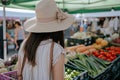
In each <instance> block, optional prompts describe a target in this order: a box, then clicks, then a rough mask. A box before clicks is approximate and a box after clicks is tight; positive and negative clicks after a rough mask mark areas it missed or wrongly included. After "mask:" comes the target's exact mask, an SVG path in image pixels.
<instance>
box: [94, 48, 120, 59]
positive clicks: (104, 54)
mask: <svg viewBox="0 0 120 80" xmlns="http://www.w3.org/2000/svg"><path fill="white" fill-rule="evenodd" d="M93 55H94V56H96V57H98V58H100V59H103V60H107V61H113V60H114V59H116V58H117V55H120V47H114V46H111V47H106V48H105V50H103V49H101V50H98V51H95V52H93Z"/></svg>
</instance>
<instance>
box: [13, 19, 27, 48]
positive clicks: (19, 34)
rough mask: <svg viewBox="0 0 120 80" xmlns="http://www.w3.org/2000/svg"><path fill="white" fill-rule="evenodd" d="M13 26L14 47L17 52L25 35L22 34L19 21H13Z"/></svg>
mask: <svg viewBox="0 0 120 80" xmlns="http://www.w3.org/2000/svg"><path fill="white" fill-rule="evenodd" d="M14 26H15V31H14V33H15V36H14V42H15V45H16V50H19V47H20V45H21V43H22V41H23V40H24V39H25V33H24V30H23V27H22V26H21V23H20V22H19V21H15V23H14Z"/></svg>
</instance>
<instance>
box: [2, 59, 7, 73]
mask: <svg viewBox="0 0 120 80" xmlns="http://www.w3.org/2000/svg"><path fill="white" fill-rule="evenodd" d="M4 72H8V70H7V68H6V67H5V65H4V62H2V61H0V73H4Z"/></svg>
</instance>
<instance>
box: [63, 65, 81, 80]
mask: <svg viewBox="0 0 120 80" xmlns="http://www.w3.org/2000/svg"><path fill="white" fill-rule="evenodd" d="M79 74H80V71H77V70H73V69H70V68H67V67H66V68H65V78H64V80H72V79H73V78H75V77H77V76H78V75H79Z"/></svg>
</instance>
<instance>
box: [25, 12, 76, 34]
mask: <svg viewBox="0 0 120 80" xmlns="http://www.w3.org/2000/svg"><path fill="white" fill-rule="evenodd" d="M66 16H67V18H66V19H64V20H62V21H60V22H59V21H58V20H54V21H51V22H47V23H41V22H37V20H36V17H33V18H31V19H28V20H27V21H26V22H25V23H24V29H25V31H27V32H34V33H47V32H56V31H62V30H65V29H67V28H69V27H70V26H71V25H72V23H73V22H74V17H73V16H72V15H70V14H67V15H66Z"/></svg>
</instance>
